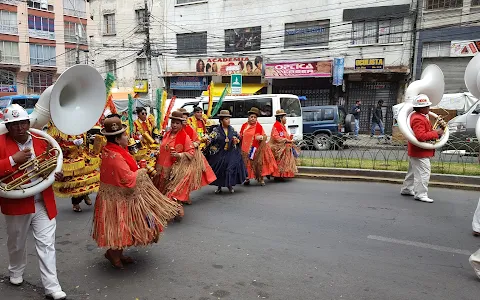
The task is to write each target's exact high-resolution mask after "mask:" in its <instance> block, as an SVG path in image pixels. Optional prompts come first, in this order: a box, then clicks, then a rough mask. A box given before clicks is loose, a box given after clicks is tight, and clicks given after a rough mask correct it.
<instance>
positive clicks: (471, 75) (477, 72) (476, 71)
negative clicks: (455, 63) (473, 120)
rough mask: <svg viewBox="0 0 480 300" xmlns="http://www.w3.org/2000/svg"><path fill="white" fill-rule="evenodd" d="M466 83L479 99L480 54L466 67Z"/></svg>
mask: <svg viewBox="0 0 480 300" xmlns="http://www.w3.org/2000/svg"><path fill="white" fill-rule="evenodd" d="M464 79H465V85H466V86H467V89H468V91H469V92H470V93H471V94H472V95H473V96H474V97H475V98H477V99H480V55H479V54H477V55H475V56H474V57H473V58H472V60H471V61H470V62H469V63H468V65H467V68H466V69H465V77H464ZM475 133H476V135H477V140H478V141H479V142H480V117H479V118H478V120H477V125H476V126H475Z"/></svg>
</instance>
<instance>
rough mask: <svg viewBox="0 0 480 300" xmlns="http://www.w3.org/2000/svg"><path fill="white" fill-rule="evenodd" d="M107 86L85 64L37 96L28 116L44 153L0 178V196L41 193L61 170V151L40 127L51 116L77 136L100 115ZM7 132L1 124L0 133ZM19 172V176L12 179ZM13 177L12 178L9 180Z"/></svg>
mask: <svg viewBox="0 0 480 300" xmlns="http://www.w3.org/2000/svg"><path fill="white" fill-rule="evenodd" d="M106 100H107V99H106V87H105V84H104V81H103V78H102V76H101V75H100V73H98V71H97V70H96V69H95V68H93V67H91V66H88V65H75V66H73V67H70V68H68V69H67V70H65V72H63V73H62V74H61V75H60V77H59V78H58V79H57V81H56V82H55V84H54V85H52V86H50V87H48V88H47V89H46V90H45V91H44V92H43V93H42V95H41V96H40V99H39V100H38V102H37V104H36V105H35V109H34V111H33V112H32V114H31V115H30V126H31V128H30V134H31V135H35V136H37V137H39V138H40V139H43V140H45V141H47V142H48V143H49V144H50V146H49V148H48V149H47V151H46V152H44V153H36V157H35V158H34V159H32V160H30V161H28V162H26V163H24V164H22V165H21V166H19V168H18V170H17V171H16V172H15V173H13V174H10V175H8V176H7V177H4V178H0V197H3V198H10V199H21V198H27V197H31V196H33V195H36V194H38V193H41V192H43V191H44V190H45V189H47V188H48V187H50V186H51V185H52V184H53V182H54V181H55V173H57V172H60V171H61V170H62V164H63V154H62V150H61V149H60V146H59V145H58V143H57V141H55V139H54V138H52V137H51V136H50V135H48V134H46V133H45V132H44V131H42V130H41V129H43V127H44V126H45V125H46V124H47V123H48V121H49V120H50V119H52V121H53V123H54V124H55V126H56V127H57V128H58V129H59V130H60V131H61V132H63V133H65V134H68V135H78V134H81V133H84V132H86V131H88V130H89V129H91V128H92V127H93V126H94V125H95V123H96V122H97V121H98V119H99V118H100V116H101V114H102V112H103V109H104V108H105V102H106ZM6 132H7V130H6V128H5V126H4V125H1V127H0V134H5V133H6ZM18 172H23V175H22V176H21V177H19V178H16V179H13V178H12V177H13V176H15V175H16V174H17V173H18ZM12 179H13V180H12Z"/></svg>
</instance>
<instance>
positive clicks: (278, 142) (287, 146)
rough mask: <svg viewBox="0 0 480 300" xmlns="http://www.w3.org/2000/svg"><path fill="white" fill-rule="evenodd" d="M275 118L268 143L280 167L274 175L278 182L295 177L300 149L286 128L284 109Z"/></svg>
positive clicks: (278, 111)
mask: <svg viewBox="0 0 480 300" xmlns="http://www.w3.org/2000/svg"><path fill="white" fill-rule="evenodd" d="M275 118H276V119H277V120H276V122H275V124H274V125H273V127H272V133H271V135H270V141H269V142H268V143H269V145H270V148H271V149H272V152H273V156H274V157H275V161H276V162H277V166H278V168H277V170H276V171H275V172H274V173H273V174H272V175H273V176H274V177H275V179H276V180H284V179H285V178H293V177H295V173H297V161H296V158H297V157H298V148H297V147H296V146H295V145H294V144H293V140H292V136H291V135H290V134H289V133H288V131H287V128H286V127H285V124H287V114H286V113H285V111H284V110H283V109H279V110H277V112H276V113H275Z"/></svg>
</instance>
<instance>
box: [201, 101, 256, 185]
mask: <svg viewBox="0 0 480 300" xmlns="http://www.w3.org/2000/svg"><path fill="white" fill-rule="evenodd" d="M218 117H219V118H220V125H218V126H215V127H214V128H213V131H212V132H211V133H210V134H209V136H208V144H209V146H208V148H207V156H208V163H209V164H210V166H211V167H212V169H213V171H214V172H215V175H216V176H217V180H215V181H214V182H212V183H211V185H215V186H217V190H216V191H215V193H216V194H219V193H221V192H222V187H227V188H228V191H229V192H230V193H233V192H234V190H233V187H234V186H235V185H237V184H242V183H243V182H244V181H245V179H246V178H247V169H246V168H245V163H244V162H243V159H242V154H241V150H240V145H238V144H239V143H240V136H239V135H238V133H237V132H236V131H235V129H233V127H232V126H230V118H231V117H232V116H231V115H230V112H229V111H228V110H222V111H220V113H219V114H218Z"/></svg>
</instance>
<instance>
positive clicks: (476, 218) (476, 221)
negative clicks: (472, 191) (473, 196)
mask: <svg viewBox="0 0 480 300" xmlns="http://www.w3.org/2000/svg"><path fill="white" fill-rule="evenodd" d="M472 229H473V231H476V232H479V233H480V199H478V205H477V210H475V213H474V214H473V221H472Z"/></svg>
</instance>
